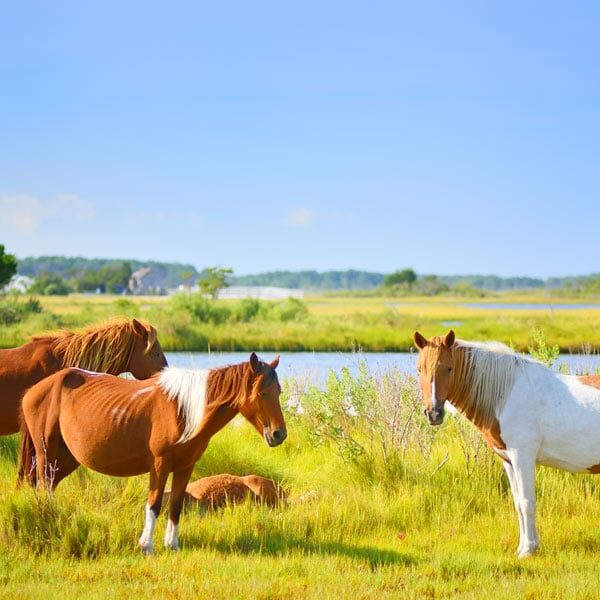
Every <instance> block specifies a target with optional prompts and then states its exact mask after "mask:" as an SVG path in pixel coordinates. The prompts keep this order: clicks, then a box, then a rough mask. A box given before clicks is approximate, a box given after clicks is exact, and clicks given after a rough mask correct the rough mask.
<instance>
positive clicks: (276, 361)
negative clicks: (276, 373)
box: [271, 356, 279, 369]
mask: <svg viewBox="0 0 600 600" xmlns="http://www.w3.org/2000/svg"><path fill="white" fill-rule="evenodd" d="M278 364H279V356H276V357H275V360H273V362H271V369H276V368H277V365H278Z"/></svg>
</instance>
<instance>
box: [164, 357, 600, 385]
mask: <svg viewBox="0 0 600 600" xmlns="http://www.w3.org/2000/svg"><path fill="white" fill-rule="evenodd" d="M166 354H167V359H168V361H169V364H170V365H172V366H174V367H183V368H186V369H205V368H215V367H220V366H223V365H231V364H236V363H240V362H242V361H245V360H248V357H249V356H250V353H249V352H211V353H208V352H167V353H166ZM259 354H260V356H261V358H262V359H263V360H266V361H271V360H273V358H275V356H276V355H277V354H278V353H277V352H260V353H259ZM280 354H281V359H280V362H279V367H278V369H277V371H278V373H279V377H280V379H285V378H286V377H301V378H303V379H308V380H309V381H313V382H315V383H320V382H323V381H324V380H325V379H326V378H327V376H328V374H329V371H330V370H334V371H340V370H341V369H342V368H344V367H347V368H348V369H350V371H351V372H352V373H357V372H358V365H359V363H360V362H361V361H365V362H366V365H367V367H368V369H369V370H370V371H371V372H381V371H385V370H387V369H390V368H393V367H396V368H398V369H399V370H400V371H402V372H405V373H410V374H413V375H415V374H416V370H415V364H416V360H417V353H416V352H365V353H361V352H282V353H280ZM561 365H566V366H567V367H568V368H569V371H570V372H571V373H578V374H579V373H600V355H599V354H561V355H560V357H559V358H558V360H557V361H556V363H555V365H554V369H555V370H558V369H559V368H561Z"/></svg>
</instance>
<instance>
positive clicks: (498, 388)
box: [455, 340, 543, 425]
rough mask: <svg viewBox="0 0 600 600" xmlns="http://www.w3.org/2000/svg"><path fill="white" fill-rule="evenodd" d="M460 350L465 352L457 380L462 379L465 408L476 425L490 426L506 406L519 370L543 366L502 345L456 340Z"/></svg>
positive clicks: (461, 390)
mask: <svg viewBox="0 0 600 600" xmlns="http://www.w3.org/2000/svg"><path fill="white" fill-rule="evenodd" d="M456 348H457V349H464V351H463V352H464V360H462V361H460V363H459V365H460V366H459V368H458V369H457V371H458V372H457V373H456V374H455V377H456V378H457V380H459V381H460V380H462V385H460V383H459V384H458V385H459V386H460V391H459V393H460V394H461V395H462V397H463V398H464V399H465V400H466V405H465V406H464V408H465V409H466V410H467V411H469V412H471V411H472V415H473V418H474V421H475V423H476V424H477V423H480V424H483V425H488V424H489V423H491V422H492V421H493V419H494V418H495V417H496V414H497V412H498V411H500V410H501V409H502V407H503V406H504V401H505V400H506V397H507V396H508V394H509V392H510V391H511V389H512V387H513V385H514V382H515V378H516V376H517V374H518V372H519V370H521V369H523V368H524V367H526V366H529V365H530V366H535V367H542V368H543V365H542V364H541V363H538V362H537V361H535V360H532V359H530V358H527V357H525V356H522V355H520V354H517V353H516V352H514V351H513V350H512V349H511V348H509V347H508V346H506V345H505V344H502V343H500V342H466V341H463V340H457V343H456Z"/></svg>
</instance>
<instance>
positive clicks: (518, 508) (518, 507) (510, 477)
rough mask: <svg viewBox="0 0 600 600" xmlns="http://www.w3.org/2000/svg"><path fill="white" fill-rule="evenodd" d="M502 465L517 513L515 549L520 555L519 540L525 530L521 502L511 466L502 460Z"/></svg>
mask: <svg viewBox="0 0 600 600" xmlns="http://www.w3.org/2000/svg"><path fill="white" fill-rule="evenodd" d="M502 464H503V466H504V470H505V471H506V476H507V477H508V482H509V484H510V491H511V494H512V497H513V503H514V505H515V510H516V511H517V517H518V520H519V547H518V548H517V554H520V553H521V550H522V547H521V540H522V532H523V531H524V529H525V523H524V521H523V513H522V512H521V502H520V500H519V498H520V496H519V489H518V487H517V481H516V478H515V471H514V469H513V466H512V465H511V464H510V463H509V462H507V461H505V460H503V461H502Z"/></svg>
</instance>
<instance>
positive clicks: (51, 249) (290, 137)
mask: <svg viewBox="0 0 600 600" xmlns="http://www.w3.org/2000/svg"><path fill="white" fill-rule="evenodd" d="M92 4H93V5H94V6H92ZM599 192H600V4H599V3H597V2H585V1H582V2H576V3H574V2H568V3H565V2H553V1H544V2H527V1H525V2H523V1H519V2H507V1H499V2H491V1H490V2H480V1H473V2H453V1H449V2H442V1H438V2H406V3H404V2H398V1H395V2H376V1H374V2H352V1H349V0H344V1H343V2H327V1H323V0H321V1H319V2H313V1H306V0H302V1H301V2H281V1H274V2H261V1H253V2H228V1H223V2H189V3H185V2H161V3H158V2H147V1H146V2H108V1H103V2H96V3H91V2H81V1H78V2H61V1H60V0H57V1H56V2H30V1H28V2H10V3H9V2H5V3H3V5H2V7H1V8H0V243H4V245H5V246H6V250H7V251H9V252H12V253H15V254H16V255H17V256H19V257H24V256H32V255H33V256H36V255H41V254H52V255H68V256H75V255H77V256H86V257H112V258H137V259H142V260H144V259H156V260H165V261H180V262H188V263H192V264H194V265H195V266H196V267H198V268H203V267H205V266H213V265H221V266H227V267H232V268H233V269H234V272H235V273H236V274H245V273H255V272H262V271H267V270H274V269H289V270H298V269H307V268H309V269H317V270H328V269H347V268H356V269H368V270H373V271H383V272H389V271H392V270H394V269H396V268H404V267H411V268H413V269H415V270H416V271H417V272H419V273H439V274H468V273H495V274H499V275H532V276H541V277H545V276H549V275H565V274H584V273H589V272H594V271H595V272H598V271H600V194H599Z"/></svg>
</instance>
